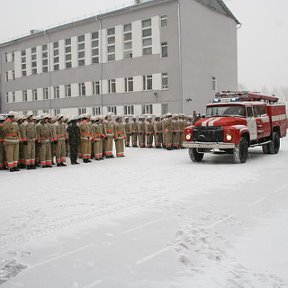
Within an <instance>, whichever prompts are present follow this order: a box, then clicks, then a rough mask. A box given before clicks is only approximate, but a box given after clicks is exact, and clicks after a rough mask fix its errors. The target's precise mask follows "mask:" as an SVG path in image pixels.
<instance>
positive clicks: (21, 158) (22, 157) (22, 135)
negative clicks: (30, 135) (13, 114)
mask: <svg viewBox="0 0 288 288" xmlns="http://www.w3.org/2000/svg"><path fill="white" fill-rule="evenodd" d="M25 120H26V117H24V116H20V118H19V120H18V121H17V122H18V126H19V130H20V142H19V166H20V168H24V167H25V166H26V163H25V159H26V155H25V154H26V145H27V138H26V121H25Z"/></svg>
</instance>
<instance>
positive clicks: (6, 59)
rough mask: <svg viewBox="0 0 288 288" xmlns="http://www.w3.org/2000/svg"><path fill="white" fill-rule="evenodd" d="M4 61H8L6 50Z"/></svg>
mask: <svg viewBox="0 0 288 288" xmlns="http://www.w3.org/2000/svg"><path fill="white" fill-rule="evenodd" d="M5 63H8V52H5ZM7 102H8V101H7Z"/></svg>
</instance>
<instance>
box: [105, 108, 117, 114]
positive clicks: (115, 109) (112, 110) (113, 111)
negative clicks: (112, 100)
mask: <svg viewBox="0 0 288 288" xmlns="http://www.w3.org/2000/svg"><path fill="white" fill-rule="evenodd" d="M107 111H108V113H113V114H114V115H117V107H116V106H107Z"/></svg>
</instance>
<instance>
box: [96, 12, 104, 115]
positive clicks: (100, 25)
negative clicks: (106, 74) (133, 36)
mask: <svg viewBox="0 0 288 288" xmlns="http://www.w3.org/2000/svg"><path fill="white" fill-rule="evenodd" d="M95 21H96V22H99V62H100V63H99V64H100V75H101V76H100V77H101V79H100V81H99V82H100V97H101V111H102V112H101V113H102V114H103V50H102V41H103V39H102V21H101V20H98V17H97V15H96V16H95Z"/></svg>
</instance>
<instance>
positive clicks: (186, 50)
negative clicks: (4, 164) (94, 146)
mask: <svg viewBox="0 0 288 288" xmlns="http://www.w3.org/2000/svg"><path fill="white" fill-rule="evenodd" d="M213 2H214V3H213V4H211V1H207V0H154V1H147V2H144V3H140V4H137V5H133V6H130V7H127V8H123V9H120V10H116V11H113V12H109V13H106V14H102V15H97V16H95V17H90V18H87V19H84V20H81V21H78V22H73V23H69V24H66V25H63V26H59V27H55V28H52V29H49V30H45V31H40V32H36V33H33V34H31V35H29V36H27V37H23V38H20V39H16V40H14V41H10V42H7V43H3V44H1V45H0V55H1V62H0V63H1V64H0V65H1V67H0V68H1V86H0V89H1V90H0V91H1V112H2V113H5V112H7V111H11V110H12V111H19V112H20V113H25V112H28V111H29V112H33V113H34V114H35V115H39V114H43V113H50V114H52V115H57V114H59V113H61V114H64V115H70V116H74V115H78V114H82V113H88V114H90V115H100V114H106V113H107V112H113V113H114V114H122V115H131V114H133V115H139V114H155V115H160V114H164V113H167V112H168V111H170V112H173V113H174V112H175V113H185V114H191V113H192V111H193V110H196V111H201V112H203V111H204V107H205V104H206V103H207V102H209V101H210V100H211V99H212V98H213V95H214V94H215V92H216V90H228V89H230V90H232V89H236V88H237V25H238V24H239V22H238V21H237V19H236V18H235V17H234V16H233V14H232V13H231V12H230V11H229V9H228V8H227V7H226V6H225V4H224V3H223V2H222V1H220V0H219V1H218V0H217V1H213Z"/></svg>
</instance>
